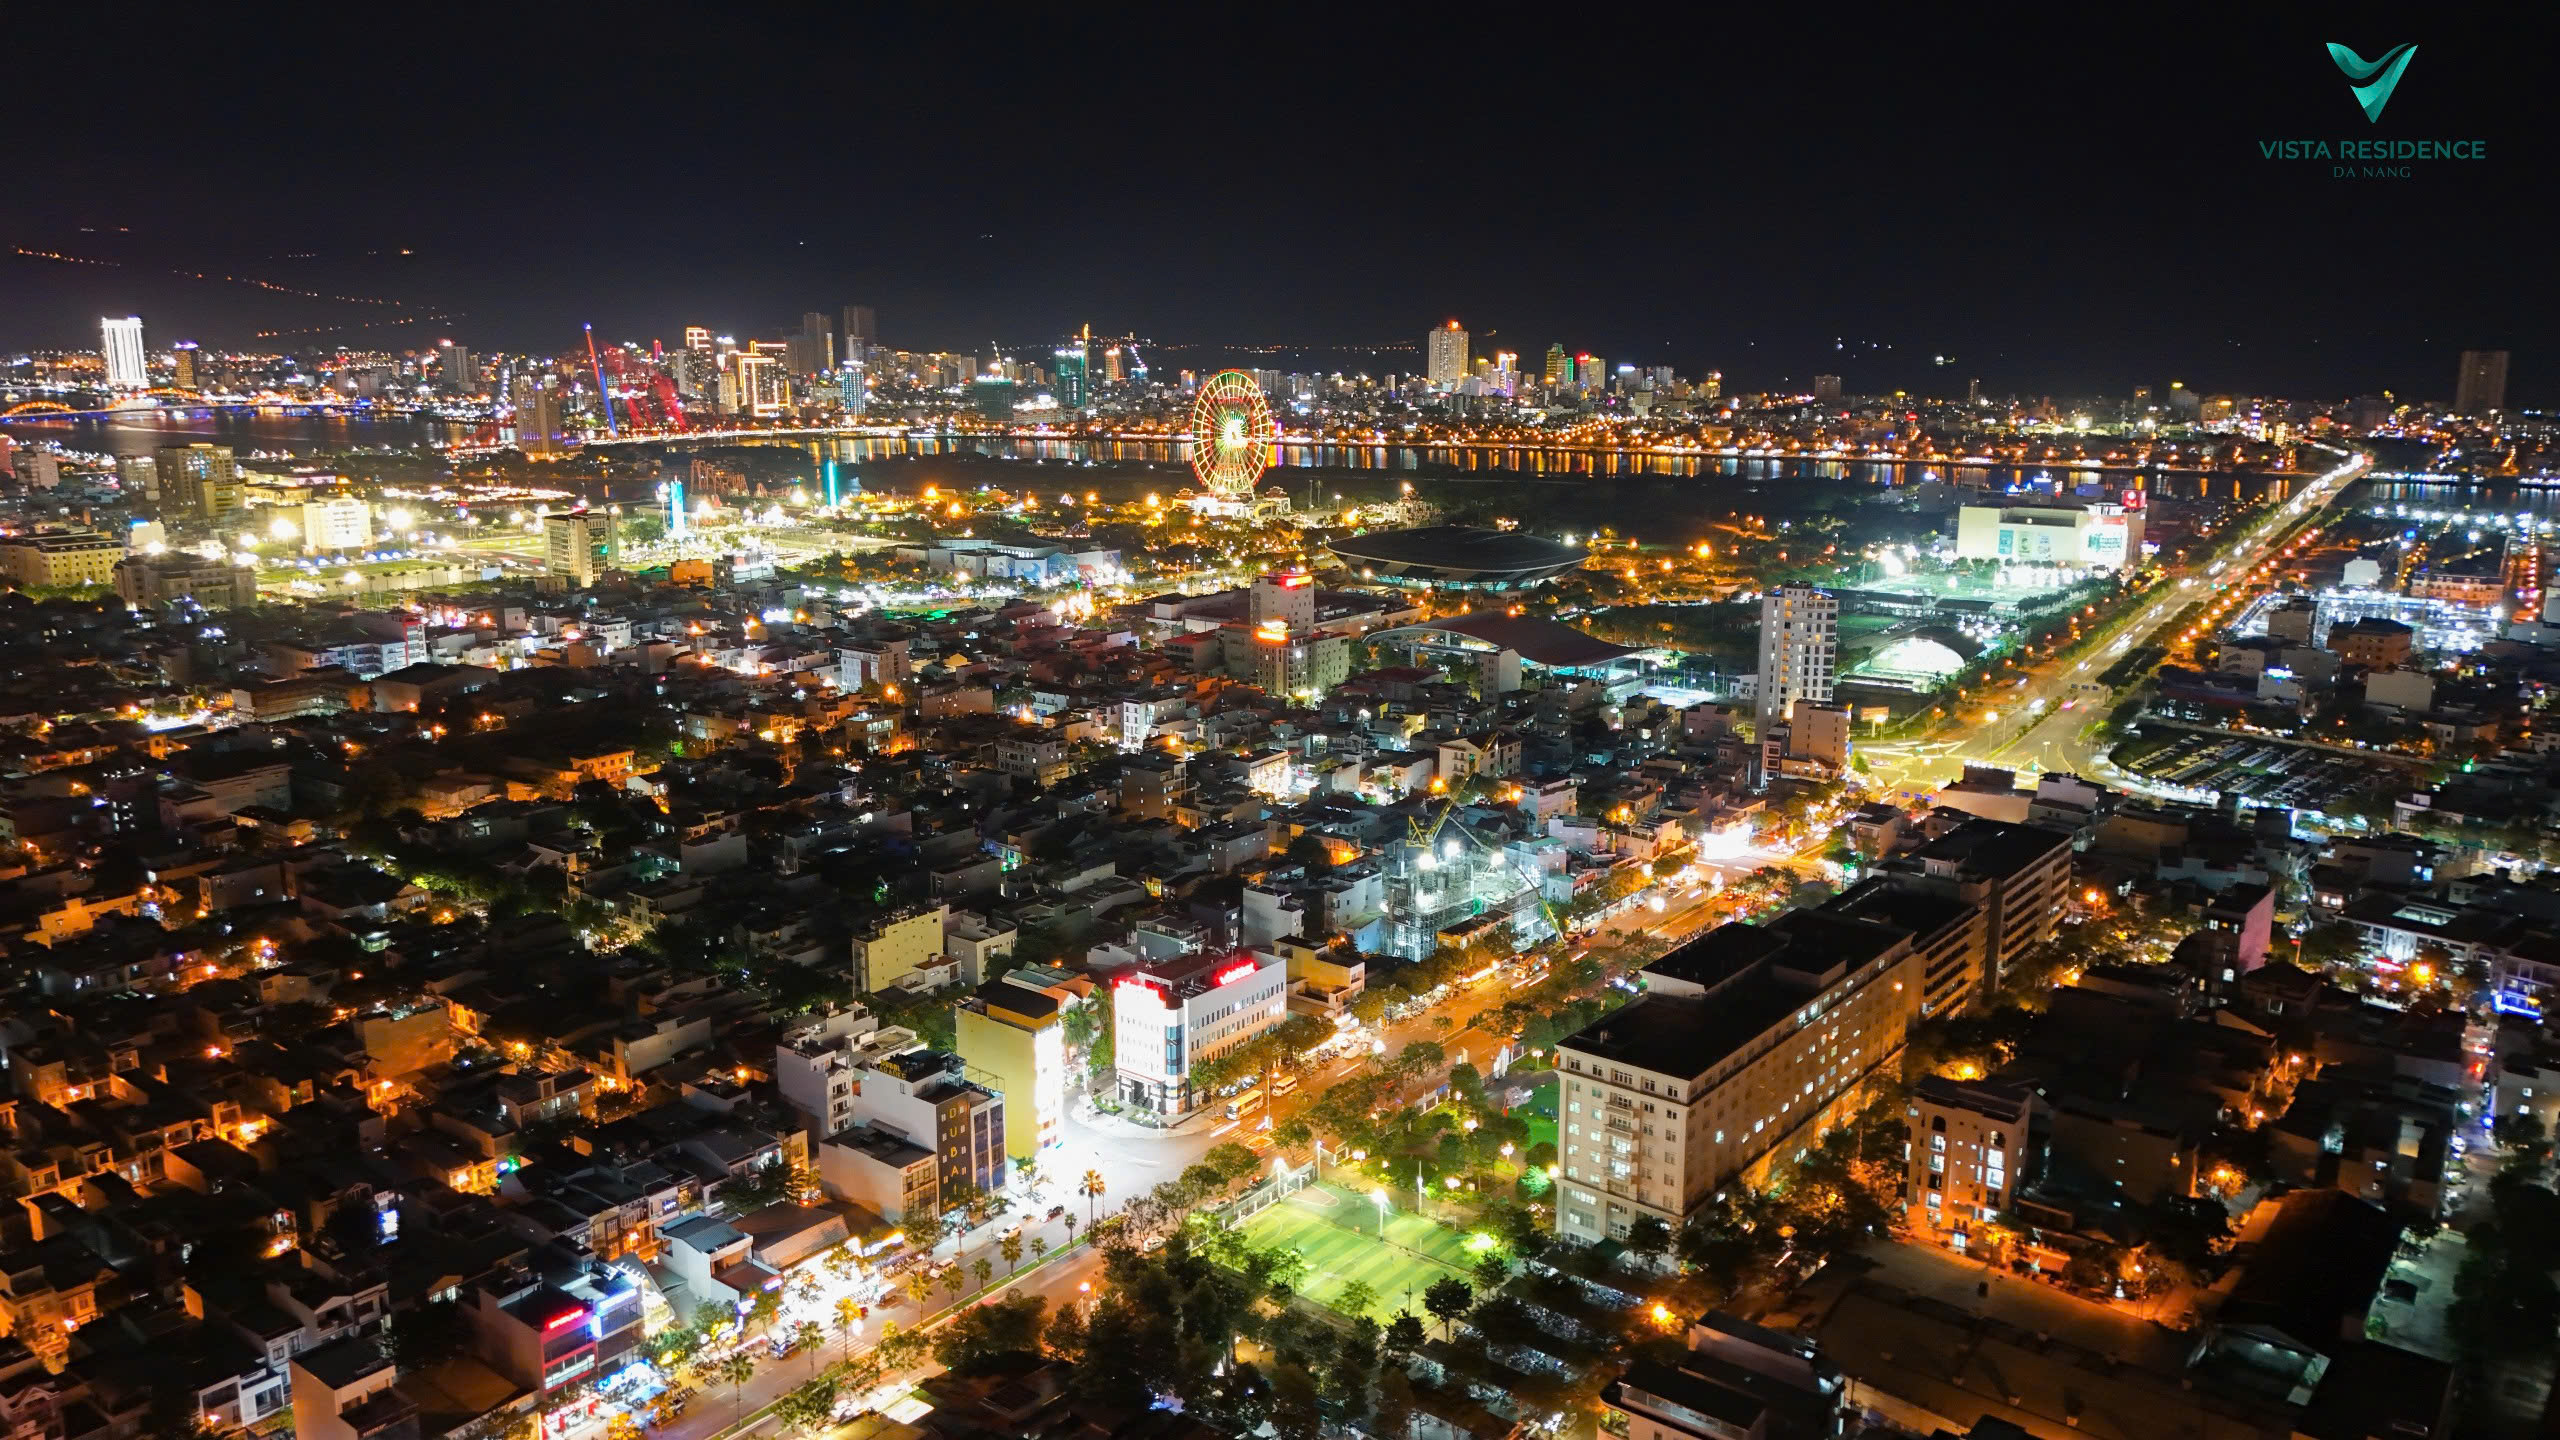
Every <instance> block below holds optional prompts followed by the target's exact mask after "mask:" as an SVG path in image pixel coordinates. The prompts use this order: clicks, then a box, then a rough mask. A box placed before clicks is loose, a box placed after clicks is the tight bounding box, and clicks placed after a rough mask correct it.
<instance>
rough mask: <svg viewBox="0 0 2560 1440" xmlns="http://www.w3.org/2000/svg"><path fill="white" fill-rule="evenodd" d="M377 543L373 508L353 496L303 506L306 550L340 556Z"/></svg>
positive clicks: (306, 503) (307, 502)
mask: <svg viewBox="0 0 2560 1440" xmlns="http://www.w3.org/2000/svg"><path fill="white" fill-rule="evenodd" d="M372 543H373V508H372V507H371V506H369V505H367V504H365V503H364V502H363V501H362V500H358V499H357V498H355V497H354V496H352V495H341V496H339V497H338V498H336V499H334V500H305V501H303V502H302V548H303V550H304V551H305V552H306V553H312V554H337V553H340V552H343V551H348V550H361V549H363V548H364V547H366V546H367V545H370V544H372Z"/></svg>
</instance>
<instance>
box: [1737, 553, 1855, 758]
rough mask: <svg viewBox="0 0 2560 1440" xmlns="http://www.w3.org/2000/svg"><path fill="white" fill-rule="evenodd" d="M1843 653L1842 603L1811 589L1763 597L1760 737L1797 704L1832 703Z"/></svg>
mask: <svg viewBox="0 0 2560 1440" xmlns="http://www.w3.org/2000/svg"><path fill="white" fill-rule="evenodd" d="M1839 650H1840V602H1839V600H1837V599H1836V598H1834V597H1833V596H1831V595H1830V594H1828V593H1827V592H1825V591H1821V590H1816V589H1814V588H1813V587H1812V586H1810V585H1781V586H1779V587H1778V588H1777V589H1775V590H1772V591H1770V592H1769V593H1768V594H1766V595H1763V596H1762V597H1760V692H1759V696H1758V699H1757V703H1758V707H1759V717H1760V731H1761V733H1762V734H1763V735H1766V734H1767V733H1768V731H1769V727H1771V726H1772V725H1776V724H1778V723H1779V722H1781V721H1783V720H1785V719H1786V718H1787V716H1788V715H1789V714H1790V713H1792V712H1793V711H1794V709H1795V703H1796V702H1797V701H1798V700H1816V701H1828V700H1830V698H1831V667H1832V663H1833V661H1834V660H1836V659H1837V658H1838V655H1839Z"/></svg>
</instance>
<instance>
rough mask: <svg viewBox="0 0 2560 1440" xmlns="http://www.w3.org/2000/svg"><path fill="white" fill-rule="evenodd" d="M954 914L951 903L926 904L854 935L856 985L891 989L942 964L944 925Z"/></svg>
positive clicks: (887, 917)
mask: <svg viewBox="0 0 2560 1440" xmlns="http://www.w3.org/2000/svg"><path fill="white" fill-rule="evenodd" d="M950 913H951V909H950V907H949V906H947V905H926V906H922V907H919V908H917V909H913V910H906V911H901V912H899V913H897V914H894V915H889V916H886V917H884V918H883V919H881V920H880V921H879V922H878V923H877V924H875V925H873V926H872V927H871V929H870V931H869V932H868V933H866V934H861V935H856V936H854V937H853V944H852V946H851V951H852V960H853V986H854V988H855V989H857V990H863V991H875V992H876V991H881V990H887V989H890V988H893V987H894V986H896V985H897V984H898V983H899V982H900V981H903V980H905V979H906V978H907V977H908V976H909V975H912V974H914V973H915V972H916V971H918V970H923V969H926V968H929V967H931V966H933V965H936V964H939V963H941V960H942V926H943V921H944V920H945V918H946V917H948V916H949V914H950Z"/></svg>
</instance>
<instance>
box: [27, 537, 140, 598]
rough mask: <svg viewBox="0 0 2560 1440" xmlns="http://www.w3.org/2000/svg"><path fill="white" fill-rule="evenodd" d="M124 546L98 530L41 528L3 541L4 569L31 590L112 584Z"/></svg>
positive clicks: (122, 555)
mask: <svg viewBox="0 0 2560 1440" xmlns="http://www.w3.org/2000/svg"><path fill="white" fill-rule="evenodd" d="M123 558H124V546H123V545H122V544H121V543H120V542H118V541H116V540H113V539H111V538H109V537H107V536H104V535H101V534H99V533H98V532H96V531H94V530H40V531H37V532H36V533H34V534H32V535H12V536H10V537H8V538H7V539H5V540H0V570H5V573H6V574H7V575H8V577H9V579H10V580H12V581H14V582H16V583H17V584H19V585H21V586H24V587H27V588H29V589H33V588H36V587H38V586H55V585H112V584H114V583H115V579H116V562H117V561H118V560H121V559H123Z"/></svg>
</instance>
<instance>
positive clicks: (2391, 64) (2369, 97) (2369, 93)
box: [2329, 40, 2418, 121]
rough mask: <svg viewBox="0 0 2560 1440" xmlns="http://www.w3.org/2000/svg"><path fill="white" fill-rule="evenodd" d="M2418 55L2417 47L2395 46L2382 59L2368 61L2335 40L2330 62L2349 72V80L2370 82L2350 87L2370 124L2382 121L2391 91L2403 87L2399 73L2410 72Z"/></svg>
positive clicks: (2331, 48) (2331, 47) (2332, 44)
mask: <svg viewBox="0 0 2560 1440" xmlns="http://www.w3.org/2000/svg"><path fill="white" fill-rule="evenodd" d="M2417 53H2418V47H2417V46H2416V45H2414V44H2412V45H2395V46H2393V47H2392V48H2391V49H2390V50H2389V51H2388V52H2386V53H2385V54H2384V55H2383V57H2382V58H2381V59H2379V60H2372V61H2368V60H2366V59H2365V58H2364V57H2363V56H2361V55H2359V54H2357V53H2356V52H2354V51H2353V50H2350V49H2348V48H2347V47H2346V46H2344V45H2341V44H2339V43H2338V42H2337V41H2335V40H2332V41H2330V42H2329V58H2330V59H2332V60H2335V61H2337V62H2338V68H2339V69H2341V70H2344V71H2345V72H2347V78H2348V79H2349V80H2351V81H2359V82H2362V81H2370V82H2371V83H2370V84H2362V83H2359V84H2352V85H2349V86H2348V87H2347V88H2348V89H2350V90H2353V91H2355V92H2356V103H2357V104H2358V105H2361V106H2363V107H2364V118H2365V119H2366V120H2367V121H2374V120H2379V119H2381V118H2382V107H2383V106H2385V105H2388V104H2390V103H2391V91H2392V88H2393V87H2394V86H2397V85H2398V84H2399V83H2400V72H2401V71H2403V70H2406V69H2408V68H2409V60H2410V57H2412V56H2414V55H2416V54H2417Z"/></svg>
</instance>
